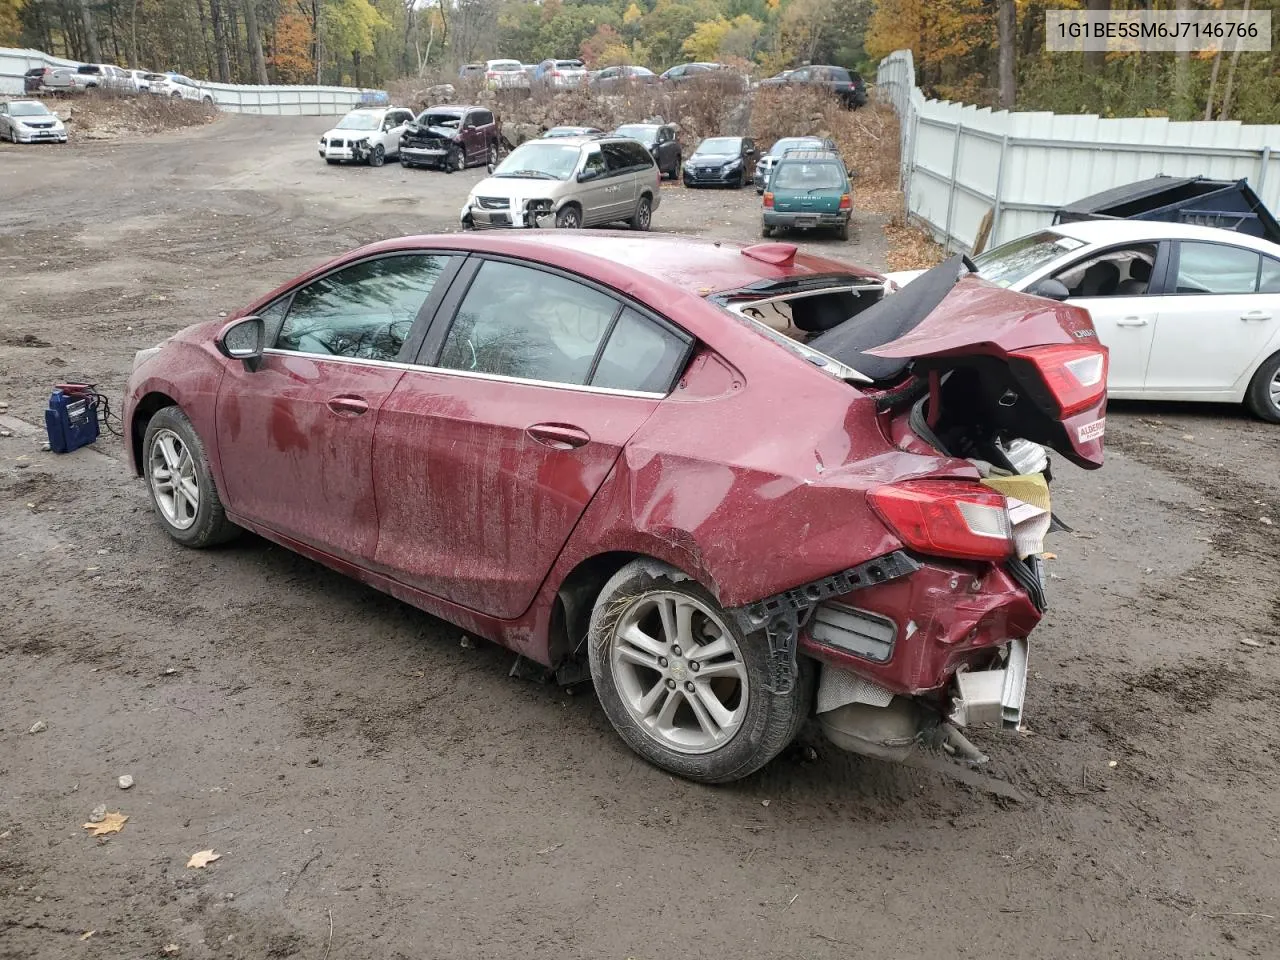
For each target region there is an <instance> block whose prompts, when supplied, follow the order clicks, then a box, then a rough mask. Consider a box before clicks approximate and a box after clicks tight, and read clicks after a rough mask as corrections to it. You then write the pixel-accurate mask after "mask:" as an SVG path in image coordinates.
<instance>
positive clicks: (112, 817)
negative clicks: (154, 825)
mask: <svg viewBox="0 0 1280 960" xmlns="http://www.w3.org/2000/svg"><path fill="white" fill-rule="evenodd" d="M128 821H129V818H128V817H126V816H125V815H124V814H123V813H121V812H120V811H118V810H117V811H116V812H115V813H108V814H107V815H106V816H105V817H103V818H102V822H100V823H82V824H81V826H82V827H84V828H85V829H86V830H88V831H89V835H90V836H91V837H100V836H102V835H103V834H104V833H119V832H120V831H121V830H123V829H124V825H125V824H126V823H127V822H128Z"/></svg>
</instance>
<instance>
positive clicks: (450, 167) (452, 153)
mask: <svg viewBox="0 0 1280 960" xmlns="http://www.w3.org/2000/svg"><path fill="white" fill-rule="evenodd" d="M466 165H467V163H466V160H465V159H464V158H463V156H462V151H461V150H459V149H458V148H457V147H450V148H449V152H448V153H447V154H445V158H444V172H445V173H453V172H454V171H455V170H463V169H465V168H466Z"/></svg>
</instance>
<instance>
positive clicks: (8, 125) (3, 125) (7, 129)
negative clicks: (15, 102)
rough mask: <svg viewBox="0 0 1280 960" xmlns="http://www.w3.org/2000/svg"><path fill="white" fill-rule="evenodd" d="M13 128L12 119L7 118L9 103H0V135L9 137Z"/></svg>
mask: <svg viewBox="0 0 1280 960" xmlns="http://www.w3.org/2000/svg"><path fill="white" fill-rule="evenodd" d="M12 130H13V121H12V120H10V119H9V104H7V103H0V135H3V136H5V137H9V136H10V135H11V132H12Z"/></svg>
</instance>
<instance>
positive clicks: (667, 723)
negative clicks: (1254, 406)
mask: <svg viewBox="0 0 1280 960" xmlns="http://www.w3.org/2000/svg"><path fill="white" fill-rule="evenodd" d="M768 649H769V648H768V641H767V640H766V638H765V637H764V635H763V633H755V634H751V635H744V634H742V633H741V632H740V631H739V630H738V629H737V627H736V626H734V624H733V622H732V618H731V617H729V615H728V614H726V613H725V611H724V610H723V609H722V608H721V607H720V605H719V604H718V603H717V602H716V600H715V598H713V597H712V596H711V594H710V593H708V592H707V591H706V590H705V589H703V588H702V587H701V586H700V585H699V584H697V583H695V582H694V581H692V580H690V579H688V578H687V577H685V576H684V575H683V574H681V573H680V572H679V571H677V570H674V569H673V568H671V567H668V566H666V565H665V564H661V563H658V562H656V561H652V560H637V561H635V562H633V563H631V564H628V565H627V566H626V567H624V568H623V569H622V570H620V571H618V573H616V574H615V575H614V576H613V578H612V579H610V580H609V582H608V583H607V584H605V586H604V589H603V590H602V591H601V592H600V596H599V597H598V598H597V600H596V603H595V608H594V610H593V611H592V615H591V629H590V635H589V641H588V652H589V657H590V665H591V677H592V680H593V681H594V683H595V688H596V694H597V695H598V696H599V698H600V704H601V706H602V707H603V708H604V712H605V714H606V715H607V716H608V717H609V720H610V722H611V723H612V724H613V726H614V729H615V730H617V731H618V733H619V735H620V736H621V737H622V738H623V740H625V741H626V742H627V744H628V745H629V746H630V747H631V748H632V749H633V750H635V751H636V752H637V753H638V754H640V755H641V756H642V757H644V758H645V759H646V760H648V761H649V762H650V763H653V764H655V765H656V766H659V767H661V768H662V769H664V770H669V771H670V772H672V773H675V774H679V775H680V776H682V777H687V778H689V779H690V780H699V781H702V782H704V783H726V782H728V781H731V780H738V779H741V778H742V777H745V776H748V775H749V774H751V773H754V772H755V771H756V770H758V769H760V767H762V766H764V765H765V764H766V763H768V762H769V761H770V760H772V759H773V758H774V757H775V756H777V755H778V753H780V752H781V751H782V749H783V748H784V747H786V746H787V744H788V743H790V742H791V740H792V739H794V737H795V735H796V733H797V732H798V731H799V729H800V727H801V725H802V724H803V723H804V720H805V718H806V717H807V716H808V714H809V707H810V704H811V701H812V691H813V675H814V671H813V668H812V663H811V662H809V661H802V662H801V669H800V675H799V677H797V679H796V682H795V684H794V685H793V686H792V689H791V692H790V693H786V694H776V693H772V692H770V690H769V689H768V687H769V683H770V681H769V669H768V663H769V657H768Z"/></svg>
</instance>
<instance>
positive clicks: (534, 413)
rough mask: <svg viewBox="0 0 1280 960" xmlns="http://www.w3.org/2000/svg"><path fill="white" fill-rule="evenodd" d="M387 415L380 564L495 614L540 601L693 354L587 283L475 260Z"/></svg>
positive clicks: (381, 461) (381, 431)
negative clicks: (619, 464)
mask: <svg viewBox="0 0 1280 960" xmlns="http://www.w3.org/2000/svg"><path fill="white" fill-rule="evenodd" d="M455 287H456V288H457V290H456V292H454V291H451V292H450V295H449V298H448V301H446V303H445V304H444V305H443V306H442V308H441V310H440V312H439V315H438V317H437V319H436V320H435V321H434V322H433V323H432V326H431V329H430V331H429V333H428V336H427V339H426V341H425V343H424V345H423V349H422V353H421V355H420V358H419V362H420V364H421V367H420V369H415V370H411V371H409V372H407V373H406V374H405V376H404V378H403V379H402V380H401V381H400V383H399V384H397V386H396V388H395V390H393V391H392V393H391V396H390V397H388V398H387V401H386V402H385V403H384V404H383V406H382V409H381V411H380V412H379V415H378V428H377V433H376V436H375V441H374V471H373V472H374V478H375V484H376V488H377V491H378V512H379V526H380V534H379V538H378V549H377V554H376V558H375V562H376V565H377V567H378V569H380V570H383V571H385V572H387V573H388V574H389V575H390V576H393V577H395V578H396V579H398V580H400V581H401V582H403V583H405V584H407V585H409V586H411V587H414V588H416V589H419V590H423V591H426V592H427V593H430V594H432V595H434V596H437V597H441V598H443V599H445V600H448V601H451V602H453V603H457V604H461V605H462V606H465V607H469V608H471V609H473V610H476V611H479V612H481V613H484V614H487V615H489V616H494V617H501V618H505V619H510V618H513V617H517V616H519V615H520V614H521V613H523V612H524V610H525V609H527V607H528V606H529V604H530V602H532V600H533V598H534V596H535V594H536V593H537V591H538V589H539V587H540V586H541V584H542V582H543V580H544V579H545V578H546V576H547V573H548V571H549V570H550V569H551V566H552V564H553V563H554V562H555V560H556V558H557V557H558V556H559V554H560V551H561V549H562V548H563V546H564V544H565V542H566V541H567V540H568V538H569V535H570V533H572V531H573V528H574V526H575V524H576V523H577V522H578V519H579V518H580V517H581V516H582V513H583V511H584V510H585V509H586V507H587V504H588V503H589V502H590V501H591V498H592V497H593V496H594V495H595V493H596V491H597V490H598V489H599V488H600V486H601V484H602V483H604V481H605V479H606V477H608V475H609V472H610V471H611V470H612V469H613V466H614V463H615V462H616V461H617V459H618V456H619V454H620V453H621V451H622V450H623V448H624V447H625V445H626V443H627V441H628V440H629V439H630V438H631V436H632V435H633V434H634V433H635V432H636V430H637V429H639V427H640V426H641V424H643V423H644V421H645V420H646V419H647V418H648V417H649V416H650V414H652V412H653V411H654V410H655V409H656V408H657V406H658V404H660V403H661V402H662V398H663V396H664V395H665V394H666V393H667V391H668V390H670V388H671V386H672V385H673V383H674V382H675V379H676V377H677V376H678V375H679V373H680V371H681V370H682V369H683V365H684V362H685V359H686V358H687V356H688V351H689V345H690V342H691V341H690V340H689V338H688V337H687V336H685V335H684V334H682V333H681V332H680V331H679V330H677V329H676V328H674V327H671V326H670V325H667V324H666V323H665V322H664V321H661V320H660V319H658V318H656V317H653V316H651V315H648V314H646V313H645V312H644V311H642V310H639V309H637V308H635V307H634V306H631V305H629V304H626V303H624V302H623V301H622V300H621V299H620V298H619V297H618V296H617V295H616V294H614V293H613V292H611V291H607V290H603V289H601V288H598V287H596V286H594V285H592V284H590V283H588V282H586V281H584V280H582V279H581V278H578V277H574V276H572V275H568V274H564V273H561V272H558V271H554V270H551V269H544V268H541V267H538V266H534V265H531V264H529V263H527V262H511V261H505V260H501V259H479V258H474V259H473V260H472V261H471V262H470V264H469V267H468V269H466V270H464V271H463V273H462V274H461V275H460V276H459V279H458V281H457V282H456V283H455Z"/></svg>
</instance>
